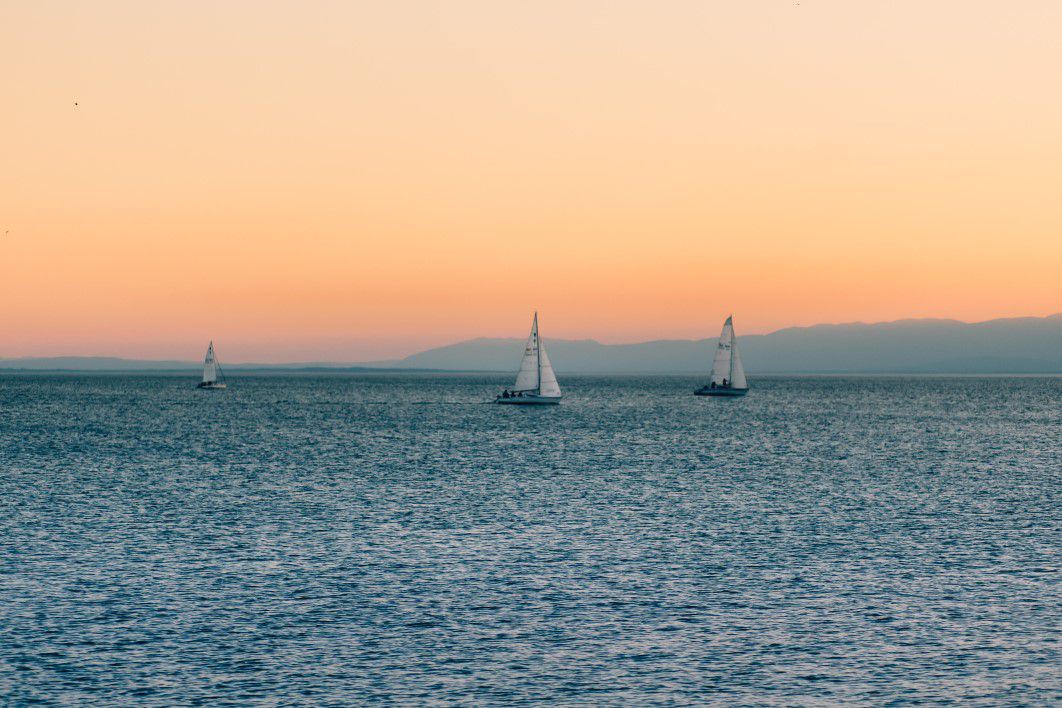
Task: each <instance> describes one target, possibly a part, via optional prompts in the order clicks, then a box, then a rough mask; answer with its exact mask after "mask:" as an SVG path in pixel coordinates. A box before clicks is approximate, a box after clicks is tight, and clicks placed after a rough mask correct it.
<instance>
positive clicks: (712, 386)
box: [694, 315, 749, 396]
mask: <svg viewBox="0 0 1062 708" xmlns="http://www.w3.org/2000/svg"><path fill="white" fill-rule="evenodd" d="M748 392H749V384H748V382H747V381H746V380H745V368H744V367H743V366H741V357H740V356H739V355H738V346H737V337H736V336H734V317H733V315H731V316H730V317H727V318H726V322H725V323H723V331H722V332H721V333H720V334H719V343H718V344H717V345H716V347H715V361H714V362H713V363H712V378H711V381H709V382H708V385H707V386H702V387H700V388H699V389H697V390H696V391H694V394H696V395H698V396H744V395H745V394H746V393H748Z"/></svg>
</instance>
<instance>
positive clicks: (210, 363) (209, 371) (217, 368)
mask: <svg viewBox="0 0 1062 708" xmlns="http://www.w3.org/2000/svg"><path fill="white" fill-rule="evenodd" d="M196 388H209V389H218V388H227V386H226V385H225V374H224V372H222V371H221V363H220V362H218V358H217V357H216V356H215V355H214V342H211V343H210V346H209V347H207V353H206V359H205V360H204V361H203V380H202V381H200V382H199V385H198V386H196Z"/></svg>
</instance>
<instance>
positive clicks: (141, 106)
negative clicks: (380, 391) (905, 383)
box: [0, 0, 1062, 361]
mask: <svg viewBox="0 0 1062 708" xmlns="http://www.w3.org/2000/svg"><path fill="white" fill-rule="evenodd" d="M1060 37H1062V2H1058V1H1057V0H1053V1H1050V2H1048V1H1046V0H1028V1H1025V2H1020V3H999V2H981V1H978V0H974V1H970V0H967V1H966V2H953V1H950V0H943V1H933V2H889V3H869V2H854V1H851V0H849V1H848V2H840V1H839V0H829V1H823V2H818V1H816V0H800V3H799V5H798V4H796V3H795V2H670V3H667V2H664V3H661V2H616V1H612V2H536V3H499V2H486V1H483V2H460V1H458V2H446V3H443V2H437V3H433V2H378V3H367V2H363V3H353V2H268V1H259V2H253V3H252V2H209V3H208V2H196V1H186V2H179V3H178V2H172V3H151V2H143V1H141V2H108V1H103V2H93V3H73V2H13V1H12V0H7V1H6V2H4V3H3V4H0V66H3V67H4V70H3V71H2V72H0V234H2V233H3V232H4V231H7V232H8V233H7V234H6V235H2V236H0V237H2V240H0V322H2V323H3V326H2V331H3V334H0V356H16V355H29V354H90V353H91V354H115V355H125V356H180V357H185V358H194V357H197V356H199V355H200V354H201V353H202V352H201V350H202V349H203V347H204V345H205V342H206V340H207V339H210V338H213V339H215V340H217V341H218V342H219V349H220V350H221V351H224V352H226V358H227V359H228V360H230V361H236V360H243V359H254V360H260V361H261V360H291V359H300V360H305V359H314V358H339V359H360V358H374V357H386V356H393V355H396V354H401V353H407V352H410V351H413V350H416V349H418V348H420V347H422V346H425V345H430V344H439V343H446V342H450V341H454V340H457V339H462V338H466V337H471V336H480V335H484V336H524V335H525V334H526V331H525V330H526V328H527V323H528V320H529V317H530V312H531V311H532V310H533V309H535V308H537V309H539V310H540V311H541V312H542V321H543V334H544V336H546V337H565V338H570V337H595V338H598V339H601V340H603V341H632V340H640V339H649V338H666V337H705V336H714V334H716V333H717V332H718V329H719V326H720V324H721V322H722V319H723V318H724V317H725V316H726V315H727V314H729V313H730V312H733V313H734V314H735V321H736V324H737V327H738V331H739V333H740V332H746V333H750V332H762V331H769V330H771V329H774V328H777V327H781V326H787V325H794V324H812V323H816V322H831V321H851V320H885V319H896V318H901V317H920V316H934V317H955V318H958V319H964V320H979V319H988V318H992V317H1000V316H1015V315H1045V314H1050V313H1052V312H1057V311H1059V310H1062V285H1060V281H1062V278H1060V277H1059V273H1060V272H1062V200H1060V199H1059V196H1058V195H1059V194H1060V193H1062V128H1060V126H1062V90H1059V83H1060V80H1059V77H1060V76H1062V41H1060ZM75 101H76V102H77V104H78V105H77V106H76V107H75V106H74V102H75Z"/></svg>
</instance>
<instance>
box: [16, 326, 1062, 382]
mask: <svg viewBox="0 0 1062 708" xmlns="http://www.w3.org/2000/svg"><path fill="white" fill-rule="evenodd" d="M738 324H739V329H738V337H739V338H738V343H739V348H740V351H741V355H742V360H743V362H744V363H745V368H746V370H747V371H748V372H749V373H750V375H755V374H757V373H761V374H765V373H802V374H816V373H819V374H834V373H852V374H857V373H958V374H961V373H993V374H998V373H1016V374H1029V373H1045V374H1056V373H1062V313H1056V314H1053V315H1048V316H1046V317H1011V318H996V319H992V320H985V321H982V322H962V321H959V320H952V319H930V318H925V319H915V318H908V319H903V320H891V321H887V322H845V323H824V324H816V325H809V326H805V327H785V328H782V329H779V330H776V331H774V332H771V333H768V334H753V335H741V334H740V323H738ZM543 341H544V342H545V343H546V344H547V346H548V348H549V351H550V358H551V359H552V360H553V364H554V367H555V368H556V370H557V371H558V372H560V373H562V374H563V373H676V374H687V373H688V374H692V373H704V372H706V371H707V369H708V368H709V366H710V362H711V356H712V350H713V349H714V347H715V341H716V340H715V338H714V337H710V338H705V339H696V340H690V339H654V340H648V341H644V342H633V343H625V344H603V343H601V342H599V341H597V340H595V339H590V338H586V339H550V338H549V337H543ZM524 342H525V339H524V338H522V337H521V338H505V337H476V338H473V339H468V340H463V341H460V342H455V343H453V344H448V345H445V346H442V347H434V348H431V349H427V350H424V351H421V352H417V353H414V354H411V355H409V356H407V357H404V358H402V359H397V360H386V361H375V362H355V363H340V362H294V363H282V364H259V363H253V362H248V363H231V364H227V365H225V370H226V371H229V372H233V373H235V372H240V371H244V372H251V371H272V372H284V371H288V372H296V371H332V372H341V371H350V372H355V371H375V372H383V371H386V370H397V371H498V372H509V371H513V370H515V368H516V367H517V365H518V364H519V357H520V351H521V350H522V349H523V346H524ZM201 366H202V364H201V363H200V362H198V361H179V360H137V359H123V358H120V357H106V356H99V357H88V356H85V357H19V358H9V359H2V358H0V370H4V371H101V372H103V371H193V370H197V369H199V368H200V367H201Z"/></svg>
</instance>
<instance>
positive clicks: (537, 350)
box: [531, 311, 542, 392]
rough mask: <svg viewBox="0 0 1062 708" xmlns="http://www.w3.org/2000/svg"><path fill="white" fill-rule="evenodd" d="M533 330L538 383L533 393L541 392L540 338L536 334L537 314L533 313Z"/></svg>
mask: <svg viewBox="0 0 1062 708" xmlns="http://www.w3.org/2000/svg"><path fill="white" fill-rule="evenodd" d="M531 327H532V329H534V330H535V358H536V359H538V383H537V384H536V385H535V391H536V392H541V391H542V337H541V336H539V334H538V312H537V311H536V312H535V323H534V324H533V325H531Z"/></svg>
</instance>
